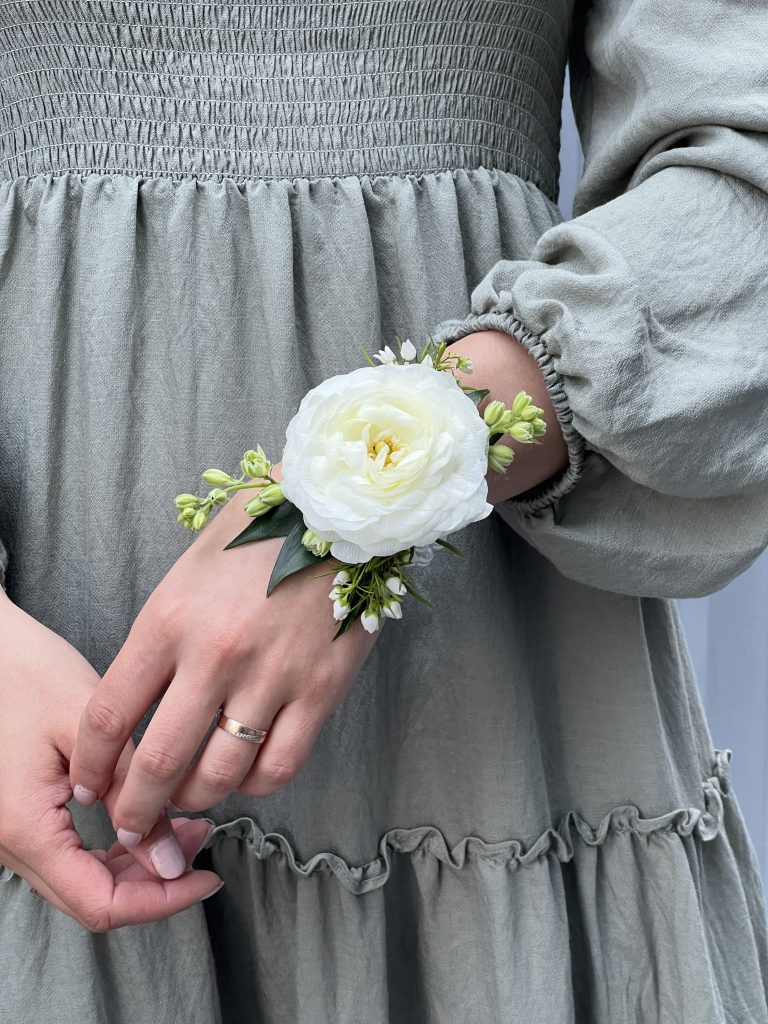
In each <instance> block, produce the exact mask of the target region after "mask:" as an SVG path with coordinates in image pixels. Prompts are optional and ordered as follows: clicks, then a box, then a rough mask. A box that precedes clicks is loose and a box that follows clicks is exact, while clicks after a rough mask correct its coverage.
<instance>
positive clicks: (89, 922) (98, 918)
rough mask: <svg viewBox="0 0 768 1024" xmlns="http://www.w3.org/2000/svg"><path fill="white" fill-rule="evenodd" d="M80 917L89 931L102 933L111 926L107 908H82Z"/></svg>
mask: <svg viewBox="0 0 768 1024" xmlns="http://www.w3.org/2000/svg"><path fill="white" fill-rule="evenodd" d="M78 917H79V918H80V920H81V922H82V924H83V927H84V928H87V929H88V931H89V932H95V933H97V934H102V933H104V932H108V931H109V929H110V928H111V922H110V919H109V912H108V911H106V910H81V911H80V913H79V915H78Z"/></svg>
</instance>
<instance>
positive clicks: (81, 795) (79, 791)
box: [74, 782, 98, 807]
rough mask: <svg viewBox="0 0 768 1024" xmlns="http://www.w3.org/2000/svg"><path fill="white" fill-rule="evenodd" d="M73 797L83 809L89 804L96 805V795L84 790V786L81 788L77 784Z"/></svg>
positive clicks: (90, 790)
mask: <svg viewBox="0 0 768 1024" xmlns="http://www.w3.org/2000/svg"><path fill="white" fill-rule="evenodd" d="M74 797H75V800H77V802H78V803H79V804H83V805H84V806H85V807H90V806H91V804H95V803H96V800H97V799H98V793H94V792H93V790H92V789H86V788H85V786H81V785H80V783H79V782H78V784H77V785H76V786H75V788H74Z"/></svg>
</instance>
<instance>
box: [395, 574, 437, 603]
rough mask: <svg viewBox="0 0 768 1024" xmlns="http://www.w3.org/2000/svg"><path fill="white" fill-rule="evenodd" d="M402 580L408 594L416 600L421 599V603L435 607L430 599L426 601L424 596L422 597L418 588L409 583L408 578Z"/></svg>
mask: <svg viewBox="0 0 768 1024" xmlns="http://www.w3.org/2000/svg"><path fill="white" fill-rule="evenodd" d="M403 582H404V583H405V589H406V590H407V591H408V593H409V594H413V596H414V597H415V598H416V600H417V601H421V603H422V604H426V605H429V607H430V608H434V607H435V606H434V605H433V604H432V602H431V601H428V600H427V599H426V597H422V595H421V594H420V593H419V592H418V590H416V588H415V587H414V586H413V585H412V584H410V583H409V582H408V580H403Z"/></svg>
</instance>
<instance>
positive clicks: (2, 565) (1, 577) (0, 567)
mask: <svg viewBox="0 0 768 1024" xmlns="http://www.w3.org/2000/svg"><path fill="white" fill-rule="evenodd" d="M7 568H8V554H7V552H6V550H5V548H4V547H3V542H2V541H0V589H1V590H5V589H6V587H5V570H6V569H7Z"/></svg>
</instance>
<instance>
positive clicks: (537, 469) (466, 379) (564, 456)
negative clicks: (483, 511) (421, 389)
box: [448, 330, 568, 505]
mask: <svg viewBox="0 0 768 1024" xmlns="http://www.w3.org/2000/svg"><path fill="white" fill-rule="evenodd" d="M448 348H449V350H450V351H451V352H454V353H457V354H460V355H465V356H468V357H469V358H470V359H471V361H472V373H471V374H467V373H464V372H463V371H461V370H457V371H456V375H457V376H458V378H459V380H460V381H461V383H462V384H463V385H464V386H465V387H472V388H476V389H478V390H480V389H482V390H485V389H487V390H488V392H489V394H487V395H486V396H485V398H484V399H483V400H482V402H481V403H480V404H479V406H478V413H479V415H482V414H483V411H484V410H485V407H486V406H487V405H488V404H489V403H490V402H492V401H494V400H498V401H501V402H504V404H505V405H506V406H507V407H508V408H509V407H511V406H512V403H513V402H514V399H515V395H517V393H518V392H519V391H526V392H527V393H528V394H529V395H530V396H531V398H532V399H533V402H534V404H535V405H537V406H539V407H540V408H541V409H542V410H543V413H542V418H543V419H544V420H545V421H546V424H547V431H546V433H545V434H543V435H542V436H541V437H540V438H538V442H539V443H538V444H525V443H523V442H520V441H517V440H515V439H514V438H512V437H510V436H509V435H508V434H504V435H503V436H502V437H501V438H500V439H499V441H500V443H502V444H506V445H509V447H510V448H512V450H513V451H514V453H515V459H514V462H513V463H512V464H511V465H510V467H509V469H508V470H507V472H506V474H505V475H504V474H501V473H497V472H496V471H495V470H489V471H488V475H487V480H488V501H489V502H491V504H493V505H498V504H499V503H500V502H502V501H505V500H507V499H508V498H512V497H516V496H517V495H519V494H523V493H524V492H526V491H528V490H531V489H532V488H535V487H538V486H539V485H540V484H543V483H545V482H546V481H548V480H550V479H552V478H554V477H557V476H559V475H560V474H561V473H562V472H563V471H564V470H565V468H566V467H567V465H568V446H567V445H566V442H565V438H564V437H563V432H562V430H561V427H560V423H559V421H558V419H557V414H556V412H555V408H554V406H553V404H552V400H551V398H550V395H549V390H548V388H547V384H546V381H545V380H544V376H543V374H542V373H541V370H540V369H539V366H538V363H537V362H536V360H535V359H534V357H533V356H532V355H531V354H530V353H529V352H528V350H527V349H526V348H525V347H524V346H523V345H522V344H521V343H520V342H519V341H518V340H517V338H515V337H514V336H513V335H511V334H507V333H506V332H504V331H501V330H487V331H477V332H475V333H473V334H467V335H465V336H464V337H463V338H459V339H457V340H456V341H455V342H453V343H452V344H449V346H448Z"/></svg>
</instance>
